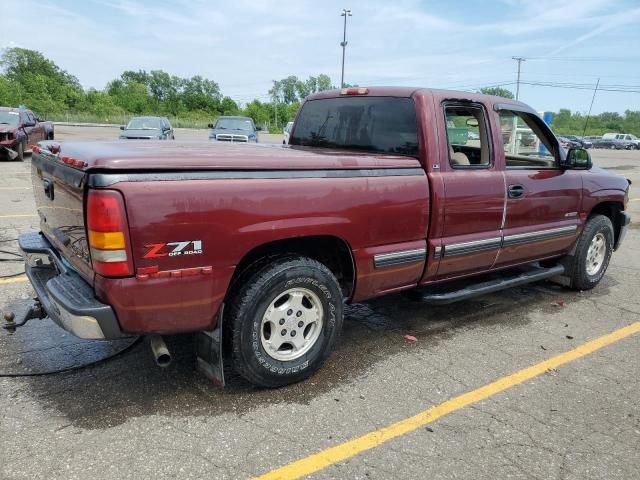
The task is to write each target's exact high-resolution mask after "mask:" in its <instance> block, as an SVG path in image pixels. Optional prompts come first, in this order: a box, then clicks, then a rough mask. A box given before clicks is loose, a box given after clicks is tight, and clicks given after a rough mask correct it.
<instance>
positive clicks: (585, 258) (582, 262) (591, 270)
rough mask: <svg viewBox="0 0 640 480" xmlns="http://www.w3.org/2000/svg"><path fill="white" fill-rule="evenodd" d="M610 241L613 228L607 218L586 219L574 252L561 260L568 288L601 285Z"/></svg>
mask: <svg viewBox="0 0 640 480" xmlns="http://www.w3.org/2000/svg"><path fill="white" fill-rule="evenodd" d="M613 242H614V237H613V225H612V223H611V220H609V218H608V217H605V216H604V215H594V216H592V217H591V218H589V220H587V223H586V224H585V226H584V230H583V231H582V234H581V235H580V238H579V239H578V243H577V245H576V249H575V253H574V254H573V255H568V256H567V257H565V258H564V259H563V260H562V264H563V265H564V267H565V275H564V276H566V277H567V278H568V279H569V286H570V288H573V289H575V290H590V289H592V288H593V287H595V286H596V285H597V284H598V283H599V282H600V280H601V279H602V277H603V276H604V274H605V272H606V271H607V267H608V266H609V261H610V260H611V254H612V253H613Z"/></svg>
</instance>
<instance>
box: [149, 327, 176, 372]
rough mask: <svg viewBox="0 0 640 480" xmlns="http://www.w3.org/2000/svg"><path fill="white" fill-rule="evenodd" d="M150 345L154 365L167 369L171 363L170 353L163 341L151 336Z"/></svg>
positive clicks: (156, 336)
mask: <svg viewBox="0 0 640 480" xmlns="http://www.w3.org/2000/svg"><path fill="white" fill-rule="evenodd" d="M150 344H151V351H152V352H153V358H154V360H155V361H156V365H158V366H159V367H162V368H164V367H168V366H169V364H170V363H171V353H169V349H168V348H167V344H166V343H164V339H163V338H162V337H161V336H160V335H151V339H150Z"/></svg>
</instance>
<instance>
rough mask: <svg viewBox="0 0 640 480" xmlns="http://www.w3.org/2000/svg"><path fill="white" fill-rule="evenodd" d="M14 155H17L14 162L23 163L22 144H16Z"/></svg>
mask: <svg viewBox="0 0 640 480" xmlns="http://www.w3.org/2000/svg"><path fill="white" fill-rule="evenodd" d="M16 153H17V154H18V156H17V157H16V160H18V161H19V162H24V142H22V141H21V142H20V143H18V148H17V150H16Z"/></svg>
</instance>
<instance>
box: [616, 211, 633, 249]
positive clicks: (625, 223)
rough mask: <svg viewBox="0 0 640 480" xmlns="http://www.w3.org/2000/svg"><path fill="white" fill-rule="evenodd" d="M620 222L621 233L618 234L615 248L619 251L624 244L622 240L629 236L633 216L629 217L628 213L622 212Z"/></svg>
mask: <svg viewBox="0 0 640 480" xmlns="http://www.w3.org/2000/svg"><path fill="white" fill-rule="evenodd" d="M619 221H620V233H619V234H618V238H617V240H616V244H615V245H614V246H613V249H614V250H617V249H618V248H619V247H620V245H621V244H622V240H624V237H625V235H626V234H627V230H629V224H630V223H631V216H629V214H628V213H627V212H620V220H619Z"/></svg>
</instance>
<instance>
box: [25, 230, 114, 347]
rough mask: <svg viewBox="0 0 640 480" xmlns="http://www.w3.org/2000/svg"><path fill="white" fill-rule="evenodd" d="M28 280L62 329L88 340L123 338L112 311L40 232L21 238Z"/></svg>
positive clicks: (43, 305) (48, 312) (49, 313)
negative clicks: (96, 296)
mask: <svg viewBox="0 0 640 480" xmlns="http://www.w3.org/2000/svg"><path fill="white" fill-rule="evenodd" d="M18 245H19V246H20V249H21V250H22V251H23V253H24V257H25V270H26V273H27V277H29V281H30V282H31V285H32V286H33V288H34V290H35V291H36V294H37V296H38V298H39V300H40V303H41V304H42V307H43V308H44V309H45V311H46V312H47V314H48V315H49V317H51V319H52V320H53V321H54V322H55V323H57V324H58V325H59V326H60V327H62V328H63V329H65V330H67V331H68V332H70V333H72V334H74V335H75V336H77V337H79V338H85V339H114V338H120V337H122V336H123V335H122V332H121V330H120V326H119V324H118V319H117V318H116V315H115V313H114V311H113V309H112V308H111V307H110V306H109V305H106V304H104V303H102V302H100V301H99V300H97V299H96V298H95V293H94V290H93V288H92V287H91V285H89V284H88V283H87V282H85V281H84V280H83V279H82V277H80V275H78V274H77V273H76V272H75V271H74V270H73V269H72V268H71V267H70V266H69V265H68V264H67V262H65V261H64V259H63V258H62V257H60V255H59V254H58V252H57V251H56V250H55V248H54V247H53V246H52V245H51V243H49V241H48V240H47V239H46V238H45V237H44V235H42V234H41V233H35V232H33V233H27V234H23V235H20V237H19V238H18Z"/></svg>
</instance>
